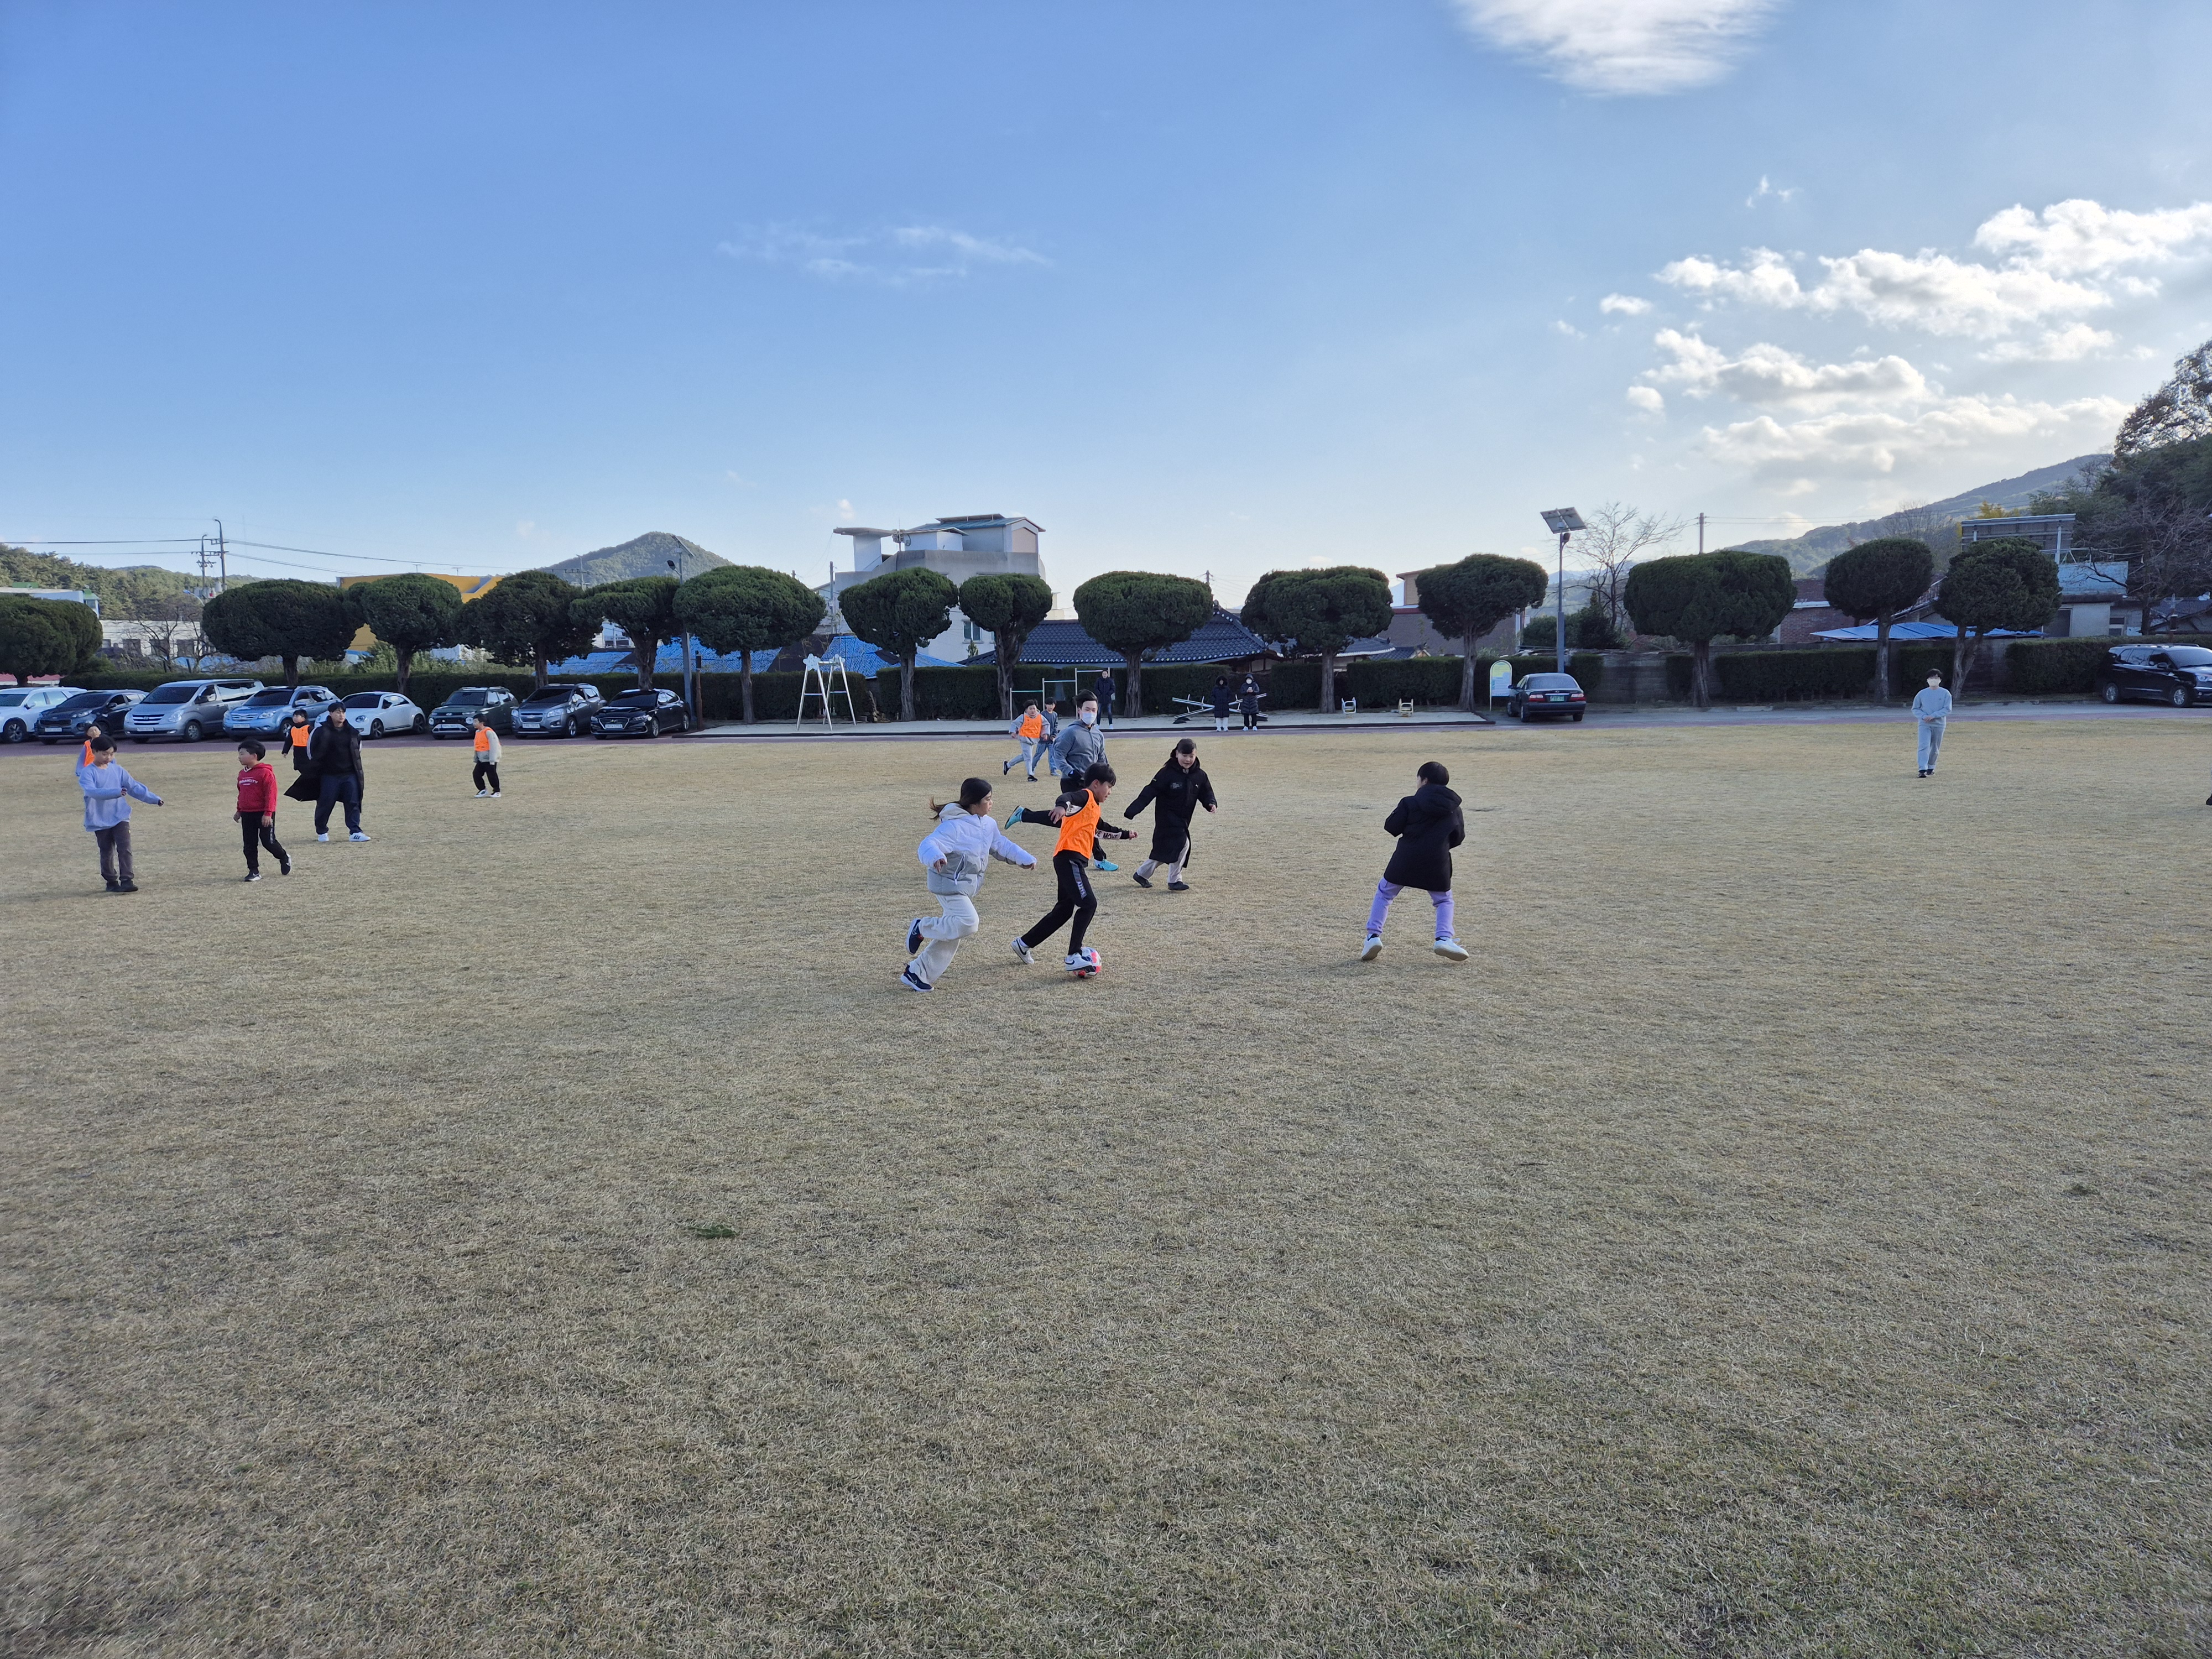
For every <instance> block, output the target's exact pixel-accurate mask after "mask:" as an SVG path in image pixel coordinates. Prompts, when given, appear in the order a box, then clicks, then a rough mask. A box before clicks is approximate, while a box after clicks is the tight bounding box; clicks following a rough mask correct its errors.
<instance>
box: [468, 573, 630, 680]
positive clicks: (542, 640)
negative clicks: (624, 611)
mask: <svg viewBox="0 0 2212 1659" xmlns="http://www.w3.org/2000/svg"><path fill="white" fill-rule="evenodd" d="M580 597H581V591H580V589H579V588H578V587H577V586H576V585H575V584H574V582H569V581H564V580H562V579H561V578H560V577H558V576H556V575H555V574H553V573H552V572H551V571H550V570H518V571H516V572H515V573H514V574H513V575H512V576H507V577H503V578H501V580H500V583H499V585H498V586H496V587H495V588H493V589H492V590H491V592H489V593H487V594H485V595H484V596H483V598H482V599H471V600H470V601H469V602H468V603H467V604H466V605H463V606H462V607H461V639H460V642H461V643H462V644H463V645H472V646H475V647H477V649H479V650H482V651H487V652H489V653H491V657H492V659H493V660H494V661H495V662H503V663H505V664H507V665H508V666H510V667H513V668H527V669H528V670H530V671H531V672H532V674H533V675H535V676H536V677H537V681H538V690H541V691H542V690H544V689H545V682H546V681H547V680H549V679H550V678H552V665H554V664H555V663H556V662H558V661H560V660H561V659H562V658H564V657H574V656H578V655H580V654H581V653H584V652H586V651H588V650H590V649H591V648H592V636H593V635H596V634H597V633H598V632H599V623H597V622H593V623H591V624H590V625H589V626H588V627H587V626H586V625H585V624H583V623H579V622H578V621H577V620H576V616H575V605H576V601H577V599H580Z"/></svg>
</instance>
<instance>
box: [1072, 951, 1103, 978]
mask: <svg viewBox="0 0 2212 1659" xmlns="http://www.w3.org/2000/svg"><path fill="white" fill-rule="evenodd" d="M1073 954H1074V957H1075V958H1076V960H1074V961H1073V962H1071V963H1070V965H1069V967H1068V969H1067V971H1068V972H1069V973H1071V974H1073V975H1075V976H1076V978H1078V979H1089V978H1090V977H1091V975H1093V974H1095V973H1097V971H1098V970H1099V969H1101V968H1103V967H1104V966H1105V965H1106V963H1105V959H1104V958H1103V957H1101V956H1100V955H1099V954H1098V952H1097V951H1096V950H1094V949H1092V948H1091V946H1090V945H1085V946H1084V947H1083V948H1082V949H1081V950H1080V951H1076V952H1074V953H1073Z"/></svg>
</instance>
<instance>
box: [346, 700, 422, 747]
mask: <svg viewBox="0 0 2212 1659" xmlns="http://www.w3.org/2000/svg"><path fill="white" fill-rule="evenodd" d="M338 706H339V707H340V708H343V709H344V710H345V718H346V724H347V725H348V726H351V727H353V729H354V730H355V731H356V732H360V733H361V734H362V736H363V737H364V738H381V737H384V736H386V735H388V734H389V733H391V732H427V731H428V730H429V729H430V717H429V716H428V714H424V713H423V712H422V710H421V709H420V708H416V706H415V705H414V704H413V703H412V702H409V701H408V700H407V699H406V698H405V697H403V696H400V695H399V694H398V692H397V691H356V692H355V693H354V694H353V696H349V697H348V698H347V699H346V700H345V701H344V702H343V703H341V704H339V705H338Z"/></svg>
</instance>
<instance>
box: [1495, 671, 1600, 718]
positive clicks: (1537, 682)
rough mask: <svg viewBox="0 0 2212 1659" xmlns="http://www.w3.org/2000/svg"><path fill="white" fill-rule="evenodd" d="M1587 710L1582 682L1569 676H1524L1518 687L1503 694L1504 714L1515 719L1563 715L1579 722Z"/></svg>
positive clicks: (1587, 705)
mask: <svg viewBox="0 0 2212 1659" xmlns="http://www.w3.org/2000/svg"><path fill="white" fill-rule="evenodd" d="M1588 708H1589V698H1588V697H1586V696H1583V686H1582V682H1581V681H1580V680H1578V679H1577V678H1575V677H1574V676H1573V675H1572V674H1523V675H1522V677H1521V684H1518V685H1516V686H1515V687H1514V688H1513V689H1512V690H1510V691H1509V692H1507V693H1506V694H1505V712H1506V713H1507V714H1510V715H1512V716H1513V718H1514V719H1515V720H1522V721H1527V720H1534V719H1535V718H1536V717H1537V716H1538V715H1540V714H1541V715H1543V716H1545V717H1546V718H1549V717H1550V716H1552V715H1553V714H1565V716H1566V717H1567V718H1568V719H1569V720H1580V719H1581V718H1582V717H1583V714H1584V713H1585V712H1586V711H1587V710H1588Z"/></svg>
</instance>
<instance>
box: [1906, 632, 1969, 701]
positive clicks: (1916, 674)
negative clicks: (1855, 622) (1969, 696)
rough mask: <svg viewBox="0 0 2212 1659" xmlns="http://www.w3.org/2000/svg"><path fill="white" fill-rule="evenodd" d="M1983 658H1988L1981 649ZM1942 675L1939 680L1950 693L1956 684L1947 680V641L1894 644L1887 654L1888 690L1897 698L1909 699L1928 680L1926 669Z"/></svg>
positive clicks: (1949, 670) (1955, 691) (1948, 659)
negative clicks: (1941, 678) (1941, 680)
mask: <svg viewBox="0 0 2212 1659" xmlns="http://www.w3.org/2000/svg"><path fill="white" fill-rule="evenodd" d="M1986 660H1988V658H1987V654H1986V653H1984V661H1986ZM1931 669H1932V670H1934V671H1936V673H1938V674H1941V675H1942V677H1943V684H1945V686H1947V687H1948V688H1949V690H1951V691H1952V693H1953V694H1954V695H1955V694H1956V693H1957V692H1958V690H1959V688H1958V687H1957V686H1955V685H1952V684H1951V641H1948V640H1926V641H1921V642H1920V643H1918V644H1916V645H1903V646H1895V647H1892V648H1891V651H1890V658H1889V684H1890V690H1892V691H1893V693H1894V694H1895V695H1896V696H1897V698H1898V700H1899V702H1911V701H1912V696H1913V693H1915V692H1916V691H1918V690H1920V689H1921V688H1922V687H1923V686H1924V685H1926V684H1928V674H1929V670H1931Z"/></svg>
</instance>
